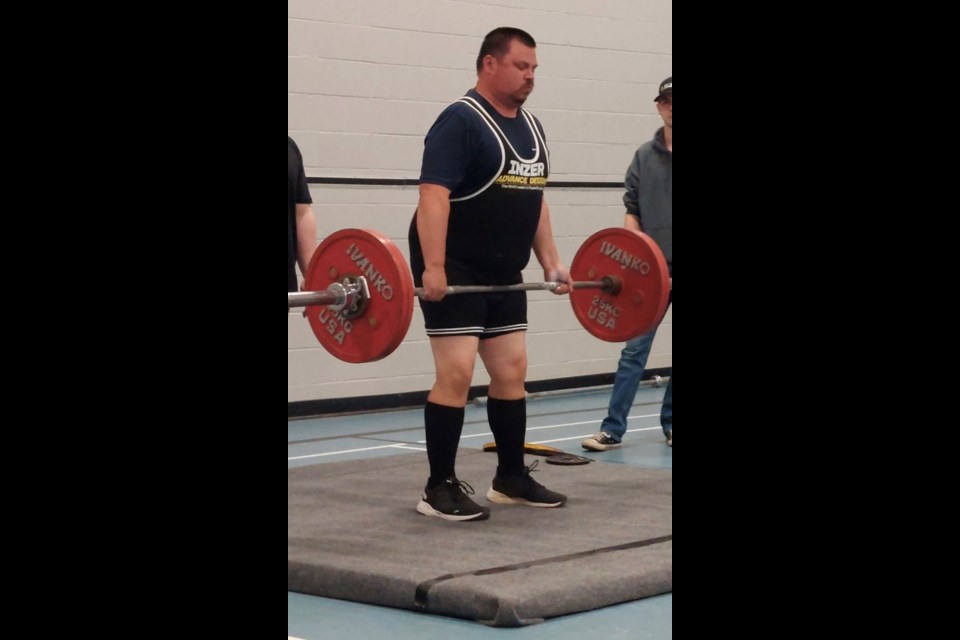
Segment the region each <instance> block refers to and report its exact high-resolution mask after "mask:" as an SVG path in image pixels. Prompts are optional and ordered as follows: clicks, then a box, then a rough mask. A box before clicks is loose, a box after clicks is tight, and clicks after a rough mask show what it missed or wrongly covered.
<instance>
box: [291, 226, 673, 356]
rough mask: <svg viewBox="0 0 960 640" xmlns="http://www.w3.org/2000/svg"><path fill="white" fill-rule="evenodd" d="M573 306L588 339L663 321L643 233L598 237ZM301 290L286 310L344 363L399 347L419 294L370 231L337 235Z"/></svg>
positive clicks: (619, 337) (384, 240) (589, 245)
mask: <svg viewBox="0 0 960 640" xmlns="http://www.w3.org/2000/svg"><path fill="white" fill-rule="evenodd" d="M569 271H570V277H571V278H572V280H573V282H571V283H569V284H570V288H571V291H570V304H571V305H572V307H573V312H574V315H575V316H576V317H577V320H579V322H580V324H581V325H583V327H584V329H586V330H587V332H589V333H590V334H592V335H593V336H595V337H597V338H599V339H601V340H605V341H607V342H625V341H626V340H629V339H630V338H634V337H636V336H639V335H641V334H644V333H647V332H648V331H651V330H652V329H654V328H656V326H657V325H658V324H659V323H660V321H661V320H662V319H663V315H664V313H666V310H667V304H668V301H669V297H670V288H671V286H672V285H671V279H670V274H669V270H668V268H667V261H666V259H665V258H664V256H663V254H662V253H661V251H660V248H659V247H657V245H656V243H655V242H654V241H653V240H652V239H651V238H650V237H649V236H647V235H646V234H643V233H636V232H634V231H629V230H627V229H624V228H621V227H614V228H610V229H602V230H600V231H597V232H596V233H594V234H593V235H591V236H590V237H589V238H587V239H586V241H585V242H584V243H583V244H582V245H581V246H580V248H579V249H578V250H577V254H576V256H574V259H573V262H572V263H570V269H569ZM560 284H562V283H559V282H531V283H518V284H509V285H451V286H448V287H447V290H446V293H447V295H457V294H465V293H495V292H503V291H537V290H545V291H552V290H553V289H556V288H557V287H558V286H559V285H560ZM304 289H305V290H304V291H300V292H294V293H287V308H288V309H289V308H291V307H306V309H305V313H304V315H306V317H307V320H308V321H309V323H310V328H311V329H312V330H313V333H314V335H315V336H316V337H317V340H319V342H320V344H321V345H322V346H323V348H324V349H326V350H327V351H329V352H330V353H331V354H332V355H333V356H335V357H336V358H339V359H340V360H344V361H346V362H353V363H360V362H373V361H375V360H380V359H381V358H385V357H387V356H388V355H390V354H391V353H393V351H394V350H395V349H396V348H397V347H398V346H400V343H401V342H403V338H404V336H406V334H407V331H408V329H409V328H410V322H411V319H412V317H413V301H414V298H415V297H416V296H419V295H422V294H423V289H422V288H420V287H414V285H413V276H412V275H411V273H410V268H409V266H408V265H407V262H406V259H405V258H404V257H403V254H402V253H401V252H400V249H399V248H398V247H397V245H396V244H394V243H393V241H391V240H390V239H389V238H388V237H386V236H385V235H383V234H382V233H380V232H378V231H374V230H371V229H341V230H339V231H336V232H334V233H332V234H331V235H329V236H327V238H326V239H324V241H323V242H321V243H320V245H319V246H318V247H317V249H316V251H314V254H313V258H312V259H311V260H310V264H309V265H308V266H307V273H306V274H305V276H304Z"/></svg>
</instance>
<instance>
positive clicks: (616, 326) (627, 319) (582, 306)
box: [570, 227, 670, 342]
mask: <svg viewBox="0 0 960 640" xmlns="http://www.w3.org/2000/svg"><path fill="white" fill-rule="evenodd" d="M570 275H571V277H572V278H573V280H574V281H575V282H576V281H595V280H602V279H603V277H604V276H611V277H613V278H618V279H619V280H620V282H621V288H620V291H619V292H618V293H608V292H605V291H602V290H600V289H574V290H573V291H571V292H570V304H571V305H572V306H573V312H574V314H575V315H576V316H577V320H579V321H580V324H582V325H583V328H584V329H586V330H587V331H588V332H590V333H591V334H593V335H594V336H596V337H598V338H600V339H601V340H606V341H607V342H626V341H627V340H629V339H630V338H634V337H636V336H639V335H641V334H644V333H647V332H648V331H651V330H653V329H655V328H656V326H657V325H658V324H659V323H660V321H661V320H662V319H663V314H664V313H666V311H667V302H668V301H669V299H670V272H669V270H668V268H667V261H666V259H665V258H664V257H663V253H662V252H661V251H660V247H658V246H657V244H656V243H655V242H654V241H653V239H652V238H650V236H648V235H646V234H645V233H639V234H638V233H636V232H634V231H630V230H629V229H624V228H622V227H613V228H610V229H602V230H600V231H598V232H596V233H595V234H593V235H592V236H590V237H589V238H587V240H586V241H585V242H584V243H583V245H582V246H581V247H580V249H579V250H578V251H577V255H576V256H575V257H574V258H573V264H571V265H570Z"/></svg>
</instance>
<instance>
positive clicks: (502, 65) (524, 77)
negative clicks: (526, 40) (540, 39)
mask: <svg viewBox="0 0 960 640" xmlns="http://www.w3.org/2000/svg"><path fill="white" fill-rule="evenodd" d="M536 68H537V50H536V49H534V48H532V47H528V46H527V45H525V44H523V43H522V42H520V41H519V40H516V39H515V40H513V41H511V42H510V50H509V51H507V53H506V54H504V56H503V57H502V58H501V59H499V60H497V59H496V58H494V59H493V78H492V85H493V89H494V91H496V92H497V93H498V94H499V95H500V96H501V98H502V99H503V100H504V101H505V102H507V103H509V104H512V105H513V106H515V107H519V106H522V105H523V103H524V102H526V101H527V98H528V97H529V96H530V93H531V92H532V91H533V72H534V70H535V69H536Z"/></svg>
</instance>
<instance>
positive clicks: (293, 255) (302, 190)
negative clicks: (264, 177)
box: [287, 136, 317, 292]
mask: <svg viewBox="0 0 960 640" xmlns="http://www.w3.org/2000/svg"><path fill="white" fill-rule="evenodd" d="M312 204H313V200H312V199H311V198H310V190H309V189H308V188H307V176H306V174H305V173H304V171H303V156H302V155H300V148H299V147H297V143H296V142H294V141H293V138H291V137H290V136H287V291H288V292H290V291H296V290H297V272H296V269H295V266H296V265H297V264H299V265H300V272H301V273H303V274H304V275H306V273H307V265H309V264H310V258H312V257H313V252H314V251H315V250H316V248H317V219H316V218H315V217H314V215H313V207H312V206H311V205H312Z"/></svg>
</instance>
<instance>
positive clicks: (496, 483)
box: [487, 460, 567, 507]
mask: <svg viewBox="0 0 960 640" xmlns="http://www.w3.org/2000/svg"><path fill="white" fill-rule="evenodd" d="M538 462H539V461H538V460H534V461H533V464H531V465H530V466H529V467H524V468H523V473H522V474H521V475H519V476H510V477H509V478H501V477H500V476H494V478H493V486H492V487H490V490H489V491H487V500H489V501H490V502H498V503H500V504H525V505H528V506H531V507H560V506H563V503H564V502H566V501H567V496H565V495H563V494H562V493H557V492H556V491H550V489H547V488H546V487H545V486H543V485H542V484H540V483H539V482H537V481H536V480H534V479H533V478H531V477H530V472H531V471H533V470H534V469H536V468H537V463H538Z"/></svg>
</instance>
